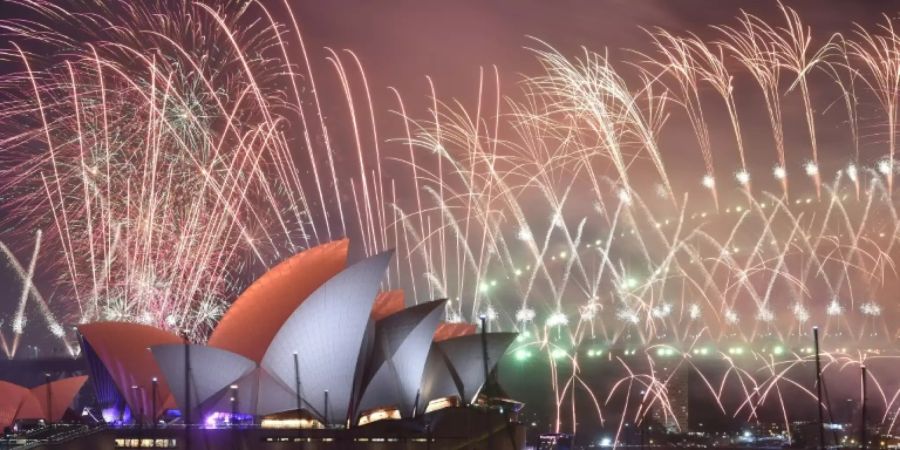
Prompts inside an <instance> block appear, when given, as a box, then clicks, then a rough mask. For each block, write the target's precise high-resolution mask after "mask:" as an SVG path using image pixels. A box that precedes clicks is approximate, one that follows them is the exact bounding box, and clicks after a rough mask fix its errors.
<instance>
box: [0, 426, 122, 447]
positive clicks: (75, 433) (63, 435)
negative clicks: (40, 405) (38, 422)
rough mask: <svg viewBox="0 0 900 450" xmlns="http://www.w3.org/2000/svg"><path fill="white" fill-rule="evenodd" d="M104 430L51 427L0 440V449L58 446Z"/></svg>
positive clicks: (90, 427) (104, 427)
mask: <svg viewBox="0 0 900 450" xmlns="http://www.w3.org/2000/svg"><path fill="white" fill-rule="evenodd" d="M105 429H106V426H104V425H100V426H89V425H62V424H57V425H51V426H48V427H45V428H41V429H39V430H34V431H32V432H28V433H26V434H25V435H23V436H17V437H10V438H8V439H5V440H0V449H4V450H5V449H13V448H15V449H21V450H28V449H33V448H36V447H39V446H41V445H44V444H51V443H52V444H58V443H65V442H68V441H71V440H73V439H78V438H81V437H84V436H88V435H91V434H94V433H97V432H100V431H103V430H105Z"/></svg>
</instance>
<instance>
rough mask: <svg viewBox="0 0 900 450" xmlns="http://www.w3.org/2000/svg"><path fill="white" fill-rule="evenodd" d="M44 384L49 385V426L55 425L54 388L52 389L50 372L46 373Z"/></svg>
mask: <svg viewBox="0 0 900 450" xmlns="http://www.w3.org/2000/svg"><path fill="white" fill-rule="evenodd" d="M44 386H47V426H52V425H53V390H52V389H50V373H49V372H48V373H45V374H44Z"/></svg>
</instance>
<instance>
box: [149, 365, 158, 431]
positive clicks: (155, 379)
mask: <svg viewBox="0 0 900 450" xmlns="http://www.w3.org/2000/svg"><path fill="white" fill-rule="evenodd" d="M152 381H153V384H152V385H151V393H152V394H153V395H151V396H150V401H151V402H152V403H151V404H152V405H153V408H152V413H153V417H151V419H152V420H153V429H154V430H156V390H157V389H158V388H157V385H158V384H159V379H158V378H156V377H153V380H152Z"/></svg>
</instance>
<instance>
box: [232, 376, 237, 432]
mask: <svg viewBox="0 0 900 450" xmlns="http://www.w3.org/2000/svg"><path fill="white" fill-rule="evenodd" d="M237 398H238V386H237V385H236V384H232V385H231V427H232V428H234V426H235V425H236V424H235V421H236V420H237Z"/></svg>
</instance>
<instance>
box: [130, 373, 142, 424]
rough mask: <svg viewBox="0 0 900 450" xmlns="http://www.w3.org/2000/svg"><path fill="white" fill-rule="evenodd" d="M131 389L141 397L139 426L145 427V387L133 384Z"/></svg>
mask: <svg viewBox="0 0 900 450" xmlns="http://www.w3.org/2000/svg"><path fill="white" fill-rule="evenodd" d="M131 389H132V390H133V391H134V395H136V396H138V398H139V399H140V402H141V403H140V406H139V407H138V417H137V424H138V427H140V428H143V426H144V388H143V387H141V386H138V385H136V384H134V385H132V386H131Z"/></svg>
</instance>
